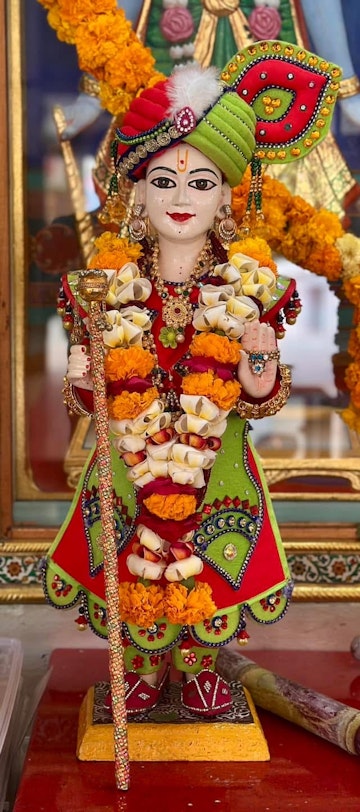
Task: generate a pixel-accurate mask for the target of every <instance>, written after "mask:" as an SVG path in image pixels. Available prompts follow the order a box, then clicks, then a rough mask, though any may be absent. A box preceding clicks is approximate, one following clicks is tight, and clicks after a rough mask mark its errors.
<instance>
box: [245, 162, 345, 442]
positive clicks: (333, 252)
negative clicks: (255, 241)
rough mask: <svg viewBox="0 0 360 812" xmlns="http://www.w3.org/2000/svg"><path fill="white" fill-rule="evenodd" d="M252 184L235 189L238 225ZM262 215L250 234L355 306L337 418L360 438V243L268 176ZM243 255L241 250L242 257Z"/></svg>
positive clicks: (334, 217)
mask: <svg viewBox="0 0 360 812" xmlns="http://www.w3.org/2000/svg"><path fill="white" fill-rule="evenodd" d="M250 182H251V178H250V173H249V171H248V170H247V171H246V173H245V175H244V178H243V180H242V182H241V184H240V185H239V186H237V187H236V188H235V189H233V196H232V207H233V213H234V218H235V220H236V221H237V222H238V223H239V224H240V223H241V222H242V220H243V217H244V215H245V211H246V205H247V200H248V195H249V189H250ZM262 210H263V214H264V221H263V222H262V224H261V226H260V227H256V226H255V227H254V233H255V234H261V236H262V237H263V238H264V241H266V242H267V243H268V245H269V246H270V247H271V249H272V250H273V251H274V252H277V253H279V254H281V255H282V256H284V257H285V259H288V260H289V261H290V262H293V263H294V264H295V265H299V267H300V268H306V269H307V270H308V271H311V272H312V273H315V274H317V275H318V276H324V277H325V279H327V280H328V282H329V284H330V285H331V284H334V283H335V284H336V283H338V284H339V286H340V290H341V291H342V292H343V293H344V294H345V296H346V298H347V299H348V301H349V302H350V303H351V304H352V305H353V306H354V316H353V327H352V330H351V332H350V340H349V345H348V353H349V355H350V357H351V358H352V361H351V363H350V364H349V365H348V367H347V369H346V372H345V378H344V382H345V384H346V386H347V389H348V391H349V394H350V402H349V405H348V407H347V408H346V409H344V410H343V411H342V412H341V417H342V418H343V420H344V421H345V423H346V424H347V425H348V426H349V428H350V429H352V430H354V431H356V432H357V433H358V434H360V239H359V238H358V237H356V236H355V234H350V233H347V232H345V230H344V229H343V227H342V225H341V221H340V219H339V217H338V216H337V214H335V213H333V212H329V211H327V210H326V209H315V208H314V207H313V206H311V205H310V204H309V203H307V202H306V201H305V200H303V198H301V197H299V196H297V195H295V196H293V195H292V194H291V192H289V190H288V189H287V188H286V186H285V185H284V184H283V183H281V182H280V181H278V180H276V179H273V178H270V177H269V176H267V175H266V174H264V176H263V186H262ZM265 244H266V243H265ZM247 251H248V249H246V248H244V253H246V252H247ZM248 252H249V253H250V251H248Z"/></svg>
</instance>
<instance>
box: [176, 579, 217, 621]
mask: <svg viewBox="0 0 360 812" xmlns="http://www.w3.org/2000/svg"><path fill="white" fill-rule="evenodd" d="M164 612H165V616H166V617H167V618H168V620H169V622H170V623H175V624H187V625H193V624H194V623H200V622H201V621H202V620H207V618H210V617H212V615H213V614H214V612H216V604H215V603H214V601H213V599H212V591H211V587H210V586H209V584H207V583H201V582H200V583H197V584H196V585H195V587H194V589H192V590H190V592H188V590H187V589H186V587H184V586H182V584H168V586H167V587H166V590H165V595H164Z"/></svg>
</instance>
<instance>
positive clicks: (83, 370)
mask: <svg viewBox="0 0 360 812" xmlns="http://www.w3.org/2000/svg"><path fill="white" fill-rule="evenodd" d="M90 367H91V364H90V355H89V354H88V347H86V346H85V344H73V346H72V347H71V348H70V354H69V358H68V367H67V373H66V376H67V379H68V381H69V382H70V383H71V384H72V385H73V386H78V387H79V388H81V389H92V388H93V384H92V379H91V372H90Z"/></svg>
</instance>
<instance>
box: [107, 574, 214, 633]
mask: <svg viewBox="0 0 360 812" xmlns="http://www.w3.org/2000/svg"><path fill="white" fill-rule="evenodd" d="M119 595H120V606H121V619H122V620H123V621H127V622H128V623H134V624H136V626H141V627H142V628H145V629H148V628H150V627H151V626H152V625H153V624H154V623H155V622H156V621H157V620H160V618H164V617H165V618H167V620H168V621H169V623H172V624H175V625H181V626H182V625H193V624H195V623H200V622H201V621H202V620H207V619H209V618H211V617H212V616H213V614H214V612H216V608H217V607H216V604H215V602H214V601H213V599H212V590H211V587H210V586H209V584H207V583H201V582H200V583H197V584H196V585H195V587H194V588H193V589H191V590H190V591H189V590H188V589H187V588H186V587H185V586H183V585H182V584H167V585H166V587H165V588H164V587H163V586H160V585H159V584H156V585H155V584H151V586H145V585H144V584H142V583H141V581H137V582H136V583H133V582H130V581H123V582H122V583H121V584H120V586H119Z"/></svg>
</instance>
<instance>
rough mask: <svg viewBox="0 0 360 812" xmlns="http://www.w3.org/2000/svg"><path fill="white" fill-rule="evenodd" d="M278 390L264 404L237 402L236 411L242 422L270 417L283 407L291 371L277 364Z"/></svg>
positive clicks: (285, 366)
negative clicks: (278, 374) (278, 375)
mask: <svg viewBox="0 0 360 812" xmlns="http://www.w3.org/2000/svg"><path fill="white" fill-rule="evenodd" d="M279 372H280V389H279V390H278V392H277V393H276V395H274V397H272V398H270V400H266V401H265V402H264V403H247V402H246V400H238V402H237V404H236V411H237V413H238V415H239V416H240V417H242V418H243V419H244V420H258V419H259V418H261V417H270V415H273V414H276V413H277V412H279V411H280V409H282V407H283V406H285V403H286V401H287V400H288V398H289V395H290V391H291V371H290V368H289V367H288V366H287V365H286V364H279Z"/></svg>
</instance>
